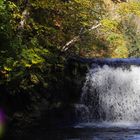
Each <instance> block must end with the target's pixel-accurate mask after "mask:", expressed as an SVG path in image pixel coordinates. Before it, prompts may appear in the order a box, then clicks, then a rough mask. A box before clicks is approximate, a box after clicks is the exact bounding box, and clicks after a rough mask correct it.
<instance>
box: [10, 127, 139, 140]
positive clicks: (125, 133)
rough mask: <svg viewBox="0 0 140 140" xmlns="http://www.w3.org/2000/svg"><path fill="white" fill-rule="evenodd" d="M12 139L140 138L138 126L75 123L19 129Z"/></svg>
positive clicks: (85, 139)
mask: <svg viewBox="0 0 140 140" xmlns="http://www.w3.org/2000/svg"><path fill="white" fill-rule="evenodd" d="M11 139H14V140H140V129H139V128H133V129H131V128H128V127H117V126H116V127H112V126H109V127H100V126H97V127H96V126H93V125H92V126H87V125H77V126H74V127H65V128H64V127H63V128H57V129H49V128H47V129H46V128H38V127H36V128H34V129H32V130H29V131H24V132H23V131H21V132H20V131H19V132H18V133H17V132H16V135H14V136H13V138H12V137H11Z"/></svg>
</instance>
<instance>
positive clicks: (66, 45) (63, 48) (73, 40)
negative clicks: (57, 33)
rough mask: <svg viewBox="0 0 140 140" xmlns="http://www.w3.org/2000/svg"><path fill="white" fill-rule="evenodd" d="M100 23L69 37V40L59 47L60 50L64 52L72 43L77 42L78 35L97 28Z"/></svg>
mask: <svg viewBox="0 0 140 140" xmlns="http://www.w3.org/2000/svg"><path fill="white" fill-rule="evenodd" d="M101 25H102V24H101V23H99V24H97V25H93V26H92V27H91V28H90V29H88V30H86V31H85V32H82V33H80V34H79V35H77V36H75V37H74V38H73V39H71V40H70V41H68V42H67V43H66V44H65V45H64V46H63V47H62V49H61V51H62V52H66V51H67V50H68V49H70V48H71V46H72V44H74V43H75V42H77V41H78V40H79V39H80V36H81V35H83V34H84V33H86V32H90V31H92V30H95V29H97V28H98V27H100V26H101Z"/></svg>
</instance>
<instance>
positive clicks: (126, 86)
mask: <svg viewBox="0 0 140 140" xmlns="http://www.w3.org/2000/svg"><path fill="white" fill-rule="evenodd" d="M80 104H81V105H79V107H77V108H79V110H81V113H80V114H81V116H80V117H81V121H83V122H113V123H117V122H130V123H137V122H140V67H139V66H134V65H131V66H130V67H129V68H124V67H116V68H114V67H111V66H108V65H104V66H102V67H101V66H96V67H93V68H91V69H90V70H89V72H88V73H87V75H86V81H85V83H84V86H83V92H82V95H81V101H80ZM84 108H85V109H84Z"/></svg>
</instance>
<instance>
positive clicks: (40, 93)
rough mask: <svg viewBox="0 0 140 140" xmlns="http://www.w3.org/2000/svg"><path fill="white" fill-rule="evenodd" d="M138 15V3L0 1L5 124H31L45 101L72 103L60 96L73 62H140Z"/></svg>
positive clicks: (114, 0)
mask: <svg viewBox="0 0 140 140" xmlns="http://www.w3.org/2000/svg"><path fill="white" fill-rule="evenodd" d="M139 16H140V2H139V1H138V0H129V1H125V0H0V91H1V92H0V96H1V99H0V100H1V103H0V105H1V108H4V110H5V112H6V116H7V120H8V121H15V119H19V120H22V119H24V121H25V119H26V118H27V119H28V121H29V118H30V115H31V112H34V110H35V111H36V112H39V108H40V103H42V102H44V100H45V102H47V103H46V106H47V107H46V106H45V108H48V109H53V108H57V107H59V106H62V105H65V104H66V103H67V102H68V100H70V101H71V100H73V99H70V98H74V97H72V95H70V93H69V94H68V95H67V93H66V91H61V90H62V87H64V86H65V82H66V81H70V80H69V77H67V76H66V75H65V72H66V70H65V67H66V64H67V60H68V59H69V58H71V57H84V58H127V57H139V56H140V25H139V22H140V17H139ZM73 73H74V72H73ZM63 90H64V89H63ZM64 92H65V94H64ZM66 98H68V99H66Z"/></svg>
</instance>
